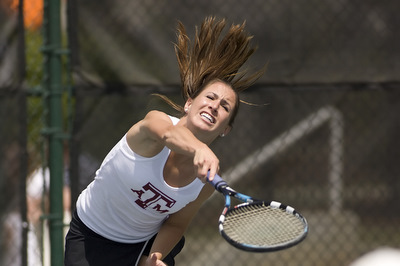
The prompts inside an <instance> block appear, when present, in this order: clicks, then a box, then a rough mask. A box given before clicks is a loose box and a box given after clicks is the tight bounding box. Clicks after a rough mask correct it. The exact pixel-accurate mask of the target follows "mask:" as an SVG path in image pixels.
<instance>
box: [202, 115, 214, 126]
mask: <svg viewBox="0 0 400 266" xmlns="http://www.w3.org/2000/svg"><path fill="white" fill-rule="evenodd" d="M200 115H201V117H203V118H204V119H206V120H207V121H209V122H210V123H212V124H214V123H215V119H214V117H212V116H211V115H210V114H208V113H205V112H202V113H201V114H200Z"/></svg>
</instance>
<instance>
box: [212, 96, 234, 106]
mask: <svg viewBox="0 0 400 266" xmlns="http://www.w3.org/2000/svg"><path fill="white" fill-rule="evenodd" d="M211 94H212V95H213V96H214V97H215V98H217V99H219V98H220V97H219V95H218V94H216V93H215V92H211ZM221 104H226V105H228V106H229V108H231V104H230V103H229V102H228V101H227V100H225V99H221Z"/></svg>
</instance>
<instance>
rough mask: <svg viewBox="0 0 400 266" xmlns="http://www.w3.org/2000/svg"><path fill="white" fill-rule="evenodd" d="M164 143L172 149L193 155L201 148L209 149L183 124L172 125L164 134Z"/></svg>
mask: <svg viewBox="0 0 400 266" xmlns="http://www.w3.org/2000/svg"><path fill="white" fill-rule="evenodd" d="M162 139H163V141H164V145H165V146H167V147H168V148H169V149H170V150H172V151H175V152H177V153H181V154H184V155H187V156H191V157H193V156H194V155H195V153H196V151H197V150H199V149H209V148H208V146H207V145H206V144H205V143H203V142H201V141H200V140H198V139H197V138H196V137H195V136H194V135H193V133H192V132H191V131H190V130H189V129H187V128H186V127H182V126H171V127H170V128H169V129H168V130H166V131H165V133H164V135H163V136H162Z"/></svg>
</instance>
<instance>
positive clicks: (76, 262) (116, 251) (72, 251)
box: [64, 211, 185, 266]
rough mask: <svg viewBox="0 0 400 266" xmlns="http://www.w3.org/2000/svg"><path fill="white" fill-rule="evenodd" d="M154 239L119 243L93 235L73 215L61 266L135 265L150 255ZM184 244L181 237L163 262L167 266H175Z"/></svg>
mask: <svg viewBox="0 0 400 266" xmlns="http://www.w3.org/2000/svg"><path fill="white" fill-rule="evenodd" d="M155 237H156V236H154V237H153V238H152V239H150V240H149V241H145V242H140V243H135V244H126V243H118V242H115V241H112V240H109V239H106V238H104V237H102V236H100V235H98V234H96V233H95V232H93V231H92V230H91V229H89V228H88V227H87V226H86V225H85V224H84V223H83V222H82V221H81V220H80V219H79V217H78V215H77V213H76V211H75V212H74V214H73V215H72V220H71V226H70V229H69V231H68V234H67V236H66V238H65V258H64V265H66V266H88V265H95V266H103V265H104V266H110V265H118V266H125V265H126V266H128V265H129V266H131V265H136V264H137V263H138V261H139V259H140V257H141V256H142V255H146V256H147V255H149V252H150V249H151V246H152V244H153V241H154V239H155ZM184 244H185V238H184V237H182V239H181V240H180V241H179V242H178V244H177V245H176V246H175V247H174V248H173V250H172V251H171V252H170V253H169V254H168V255H167V256H166V257H165V258H164V259H163V261H164V262H165V263H166V264H167V265H168V266H173V265H175V260H174V257H175V256H176V255H177V254H178V253H179V252H180V251H181V250H182V248H183V246H184Z"/></svg>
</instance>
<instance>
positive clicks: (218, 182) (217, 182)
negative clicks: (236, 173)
mask: <svg viewBox="0 0 400 266" xmlns="http://www.w3.org/2000/svg"><path fill="white" fill-rule="evenodd" d="M209 175H210V172H208V174H207V180H208V182H209V183H210V184H211V185H213V186H214V188H215V189H216V190H218V191H221V190H220V188H221V187H226V186H228V184H227V183H226V182H225V180H223V179H222V177H220V176H219V175H218V174H215V176H214V179H213V180H211V181H210V180H209V179H208V176H209Z"/></svg>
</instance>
